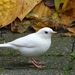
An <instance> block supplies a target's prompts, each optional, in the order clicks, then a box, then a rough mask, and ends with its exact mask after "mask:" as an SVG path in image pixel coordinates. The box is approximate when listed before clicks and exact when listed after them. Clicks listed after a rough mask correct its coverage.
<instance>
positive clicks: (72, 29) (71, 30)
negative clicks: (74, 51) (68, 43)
mask: <svg viewBox="0 0 75 75" xmlns="http://www.w3.org/2000/svg"><path fill="white" fill-rule="evenodd" d="M67 30H68V31H69V32H72V33H74V34H75V27H73V28H67Z"/></svg>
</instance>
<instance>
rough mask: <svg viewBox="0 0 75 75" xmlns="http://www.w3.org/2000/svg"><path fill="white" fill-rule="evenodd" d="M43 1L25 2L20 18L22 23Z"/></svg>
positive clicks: (32, 0)
mask: <svg viewBox="0 0 75 75" xmlns="http://www.w3.org/2000/svg"><path fill="white" fill-rule="evenodd" d="M41 1H42V0H24V2H23V7H22V10H21V11H20V14H19V16H18V18H19V19H20V20H21V21H22V20H23V19H24V17H25V16H26V15H27V14H28V13H29V12H30V11H31V10H32V9H33V8H34V7H35V6H36V5H37V4H38V3H40V2H41Z"/></svg>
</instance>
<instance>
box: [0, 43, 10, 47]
mask: <svg viewBox="0 0 75 75" xmlns="http://www.w3.org/2000/svg"><path fill="white" fill-rule="evenodd" d="M0 47H11V45H10V44H8V43H5V44H0Z"/></svg>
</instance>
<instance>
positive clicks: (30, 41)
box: [9, 34, 38, 47]
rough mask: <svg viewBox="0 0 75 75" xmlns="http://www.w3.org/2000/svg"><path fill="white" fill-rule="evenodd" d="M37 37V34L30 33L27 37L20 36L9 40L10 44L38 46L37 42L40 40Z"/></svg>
mask: <svg viewBox="0 0 75 75" xmlns="http://www.w3.org/2000/svg"><path fill="white" fill-rule="evenodd" d="M37 38H38V37H37V36H35V35H34V34H30V35H27V36H25V37H21V38H18V39H16V40H14V41H12V42H9V44H11V45H15V46H19V47H36V45H37V44H35V43H36V42H38V40H35V39H37Z"/></svg>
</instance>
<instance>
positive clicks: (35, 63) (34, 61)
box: [29, 58, 45, 68]
mask: <svg viewBox="0 0 75 75" xmlns="http://www.w3.org/2000/svg"><path fill="white" fill-rule="evenodd" d="M29 62H30V63H32V64H33V65H34V66H35V67H37V68H44V67H45V66H42V65H41V64H43V63H42V62H37V61H36V60H34V59H33V58H31V59H30V61H29Z"/></svg>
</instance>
